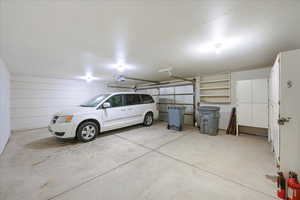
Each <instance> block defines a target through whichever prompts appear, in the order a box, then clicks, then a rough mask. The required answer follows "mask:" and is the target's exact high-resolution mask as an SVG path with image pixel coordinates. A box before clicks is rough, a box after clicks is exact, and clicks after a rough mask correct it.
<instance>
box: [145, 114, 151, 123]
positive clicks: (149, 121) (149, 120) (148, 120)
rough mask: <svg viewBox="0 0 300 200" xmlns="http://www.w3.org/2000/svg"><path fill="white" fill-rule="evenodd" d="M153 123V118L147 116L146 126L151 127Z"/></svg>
mask: <svg viewBox="0 0 300 200" xmlns="http://www.w3.org/2000/svg"><path fill="white" fill-rule="evenodd" d="M151 123H152V116H151V115H147V117H146V124H147V125H150V124H151Z"/></svg>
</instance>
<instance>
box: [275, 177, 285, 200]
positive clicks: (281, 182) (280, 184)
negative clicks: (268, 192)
mask: <svg viewBox="0 0 300 200" xmlns="http://www.w3.org/2000/svg"><path fill="white" fill-rule="evenodd" d="M285 186H286V185H285V178H284V176H283V173H282V172H278V176H277V197H278V198H280V199H285V196H286V187H285Z"/></svg>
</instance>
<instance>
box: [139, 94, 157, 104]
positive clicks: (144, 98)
mask: <svg viewBox="0 0 300 200" xmlns="http://www.w3.org/2000/svg"><path fill="white" fill-rule="evenodd" d="M141 97H142V101H143V104H147V103H154V100H153V98H152V96H150V95H148V94H141Z"/></svg>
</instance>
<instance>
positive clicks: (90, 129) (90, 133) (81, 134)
mask: <svg viewBox="0 0 300 200" xmlns="http://www.w3.org/2000/svg"><path fill="white" fill-rule="evenodd" d="M98 132H99V128H98V126H97V124H96V123H94V122H91V121H87V122H83V123H82V124H81V125H80V126H79V128H78V130H77V134H76V135H77V138H78V140H79V141H81V142H90V141H92V140H94V139H95V138H96V136H97V134H98Z"/></svg>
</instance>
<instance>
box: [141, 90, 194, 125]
mask: <svg viewBox="0 0 300 200" xmlns="http://www.w3.org/2000/svg"><path fill="white" fill-rule="evenodd" d="M137 92H139V93H147V94H151V95H152V96H153V97H154V98H155V100H156V102H157V103H158V105H159V119H160V120H163V121H167V120H168V106H169V105H180V106H184V107H185V113H184V123H185V124H189V125H193V124H194V120H195V118H194V116H195V115H194V113H195V108H194V105H195V104H194V85H193V84H185V85H177V86H160V87H157V88H151V89H141V90H138V91H137Z"/></svg>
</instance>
